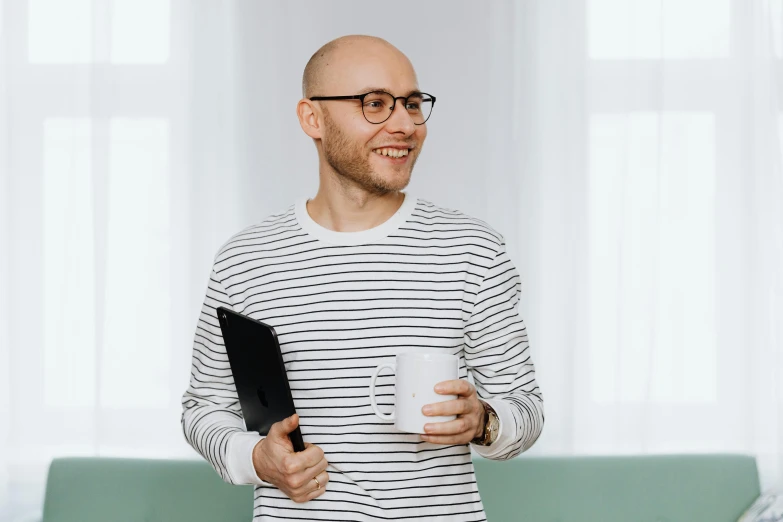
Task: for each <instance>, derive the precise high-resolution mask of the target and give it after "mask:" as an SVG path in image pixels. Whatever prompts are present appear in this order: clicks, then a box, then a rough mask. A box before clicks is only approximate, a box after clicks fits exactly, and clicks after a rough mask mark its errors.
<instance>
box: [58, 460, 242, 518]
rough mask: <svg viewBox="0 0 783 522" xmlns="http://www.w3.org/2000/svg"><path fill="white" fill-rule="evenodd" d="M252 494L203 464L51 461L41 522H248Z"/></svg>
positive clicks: (190, 461)
mask: <svg viewBox="0 0 783 522" xmlns="http://www.w3.org/2000/svg"><path fill="white" fill-rule="evenodd" d="M252 516H253V488H252V487H251V486H232V485H231V484H227V483H225V482H223V481H222V480H221V479H220V477H219V476H218V474H217V473H216V472H215V470H214V469H212V468H211V467H210V465H209V464H208V463H207V462H206V461H201V460H147V459H112V458H64V459H55V460H54V461H53V462H52V464H51V466H50V467H49V477H48V479H47V481H46V497H45V499H44V510H43V520H44V522H179V521H183V522H184V521H187V522H218V521H220V522H250V520H251V519H252Z"/></svg>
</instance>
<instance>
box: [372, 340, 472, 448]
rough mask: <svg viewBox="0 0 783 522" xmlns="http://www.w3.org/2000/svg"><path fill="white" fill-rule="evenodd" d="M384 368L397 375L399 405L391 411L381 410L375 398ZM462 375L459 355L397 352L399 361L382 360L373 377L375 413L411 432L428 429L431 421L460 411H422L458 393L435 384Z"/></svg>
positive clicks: (399, 427) (396, 397)
mask: <svg viewBox="0 0 783 522" xmlns="http://www.w3.org/2000/svg"><path fill="white" fill-rule="evenodd" d="M384 368H389V369H391V370H392V371H393V372H394V373H395V374H396V376H397V379H396V384H395V386H394V397H395V402H394V404H395V407H394V411H393V412H391V413H388V414H384V413H381V412H380V410H378V404H377V402H376V400H375V381H376V379H378V375H379V374H380V373H381V370H383V369H384ZM455 379H459V357H457V356H456V355H449V354H445V353H416V352H406V353H401V354H398V355H397V358H396V362H385V363H382V364H380V365H379V366H378V367H377V368H376V369H375V372H374V373H373V375H372V379H371V380H370V405H371V406H372V410H373V411H374V412H375V415H377V416H378V417H380V418H381V419H383V420H385V421H394V426H395V427H396V428H397V429H398V430H400V431H405V432H408V433H424V425H425V424H427V423H429V422H446V421H450V420H454V419H456V418H457V416H456V415H448V416H441V417H428V416H426V415H424V414H423V413H422V412H421V408H422V407H423V406H424V405H425V404H433V403H436V402H443V401H449V400H454V399H456V398H457V396H456V395H440V394H438V393H435V389H434V388H435V385H436V384H438V383H439V382H443V381H451V380H455Z"/></svg>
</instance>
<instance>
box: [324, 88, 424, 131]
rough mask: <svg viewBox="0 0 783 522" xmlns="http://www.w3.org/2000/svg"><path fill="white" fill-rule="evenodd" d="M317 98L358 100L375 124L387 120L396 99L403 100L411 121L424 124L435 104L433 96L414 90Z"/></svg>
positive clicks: (395, 103)
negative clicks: (399, 92)
mask: <svg viewBox="0 0 783 522" xmlns="http://www.w3.org/2000/svg"><path fill="white" fill-rule="evenodd" d="M310 99H311V100H313V101H317V100H359V101H361V102H362V114H364V118H365V119H366V120H367V121H368V122H370V123H373V124H375V125H377V124H379V123H383V122H385V121H386V120H388V119H389V118H390V117H391V115H392V113H393V112H394V107H395V106H396V105H397V100H404V102H405V109H406V110H407V111H408V114H409V115H410V117H411V119H412V120H413V123H414V124H416V125H424V124H425V123H426V122H427V120H428V119H429V117H430V115H431V114H432V107H433V106H434V105H435V96H433V95H431V94H427V93H426V92H414V93H413V94H411V95H410V96H397V97H396V98H395V97H394V95H393V94H390V93H388V92H386V91H372V92H367V93H364V94H356V95H354V96H313V97H311V98H310Z"/></svg>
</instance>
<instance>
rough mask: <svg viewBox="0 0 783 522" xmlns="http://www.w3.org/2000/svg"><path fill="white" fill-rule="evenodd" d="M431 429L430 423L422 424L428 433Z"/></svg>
mask: <svg viewBox="0 0 783 522" xmlns="http://www.w3.org/2000/svg"><path fill="white" fill-rule="evenodd" d="M431 429H432V424H425V425H424V431H426V432H427V433H429V432H430V430H431Z"/></svg>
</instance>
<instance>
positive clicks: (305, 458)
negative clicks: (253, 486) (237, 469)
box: [253, 414, 329, 503]
mask: <svg viewBox="0 0 783 522" xmlns="http://www.w3.org/2000/svg"><path fill="white" fill-rule="evenodd" d="M297 426H299V416H298V415H297V414H293V415H291V416H290V417H288V418H287V419H283V420H281V421H280V422H276V423H274V424H272V427H271V428H269V433H268V434H267V436H266V438H264V439H261V440H260V441H259V442H258V444H256V445H255V447H254V448H253V466H254V467H255V468H256V474H257V475H258V477H259V478H260V479H261V480H264V481H266V482H269V483H270V484H274V485H275V486H277V488H278V489H279V490H280V491H282V492H283V493H285V494H286V495H288V498H290V499H291V500H293V501H294V502H300V503H301V502H307V501H309V500H312V499H314V498H316V497H320V496H321V495H323V493H324V491H325V490H326V483H327V482H329V474H328V473H327V472H326V466H327V462H326V458H324V452H323V450H322V449H321V448H319V447H318V446H313V445H312V444H309V443H305V449H304V451H300V452H298V453H297V452H295V451H294V446H293V444H291V439H289V438H288V434H289V433H291V432H292V431H294V430H295V429H296V427H297ZM314 479H317V480H314ZM319 484H320V487H319Z"/></svg>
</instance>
